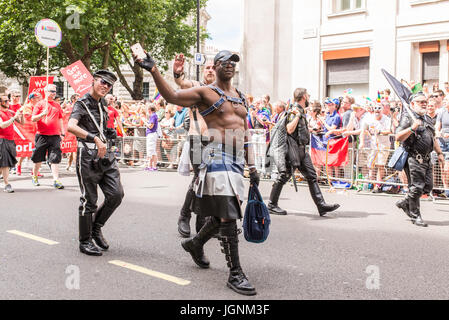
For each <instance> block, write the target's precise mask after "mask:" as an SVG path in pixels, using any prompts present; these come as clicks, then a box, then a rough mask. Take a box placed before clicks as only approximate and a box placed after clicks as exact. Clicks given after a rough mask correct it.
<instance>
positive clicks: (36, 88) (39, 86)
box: [27, 77, 54, 99]
mask: <svg viewBox="0 0 449 320" xmlns="http://www.w3.org/2000/svg"><path fill="white" fill-rule="evenodd" d="M53 79H54V77H48V84H53ZM46 85H47V77H31V78H30V85H29V87H28V96H27V98H28V97H29V96H30V94H31V93H33V92H39V93H40V94H41V95H42V99H45V93H44V88H45V86H46Z"/></svg>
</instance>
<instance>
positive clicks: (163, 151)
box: [116, 129, 449, 191]
mask: <svg viewBox="0 0 449 320" xmlns="http://www.w3.org/2000/svg"><path fill="white" fill-rule="evenodd" d="M186 137H187V136H186V135H176V136H175V137H174V138H169V139H164V138H158V140H157V144H156V153H157V161H158V163H159V164H160V165H163V166H170V165H171V166H172V167H176V166H177V164H178V162H179V158H180V155H181V152H182V148H183V147H184V143H185V141H186ZM251 140H252V144H253V150H254V158H255V162H256V167H257V169H258V171H259V172H260V173H262V174H263V175H264V176H265V177H266V178H270V179H272V180H274V179H276V177H277V169H276V167H275V166H274V164H273V166H272V167H271V168H270V169H268V170H267V169H266V168H265V154H266V150H267V145H268V143H267V137H266V132H265V130H263V129H261V130H260V129H258V130H251ZM116 147H117V152H116V156H117V158H118V159H120V160H122V161H123V162H125V163H126V164H128V165H143V164H145V163H146V161H147V150H146V137H135V136H128V137H119V138H118V139H117V142H116ZM376 153H377V154H380V153H382V157H383V158H382V159H381V161H377V160H375V161H371V162H370V161H369V160H370V155H371V160H372V158H373V155H374V158H378V157H379V155H376ZM393 153H394V150H393V149H385V150H380V149H376V148H363V149H356V148H352V147H351V148H349V150H348V161H347V164H346V165H345V166H342V167H330V166H327V165H324V166H319V167H318V166H316V170H317V175H318V177H319V179H320V180H321V182H323V183H325V184H328V185H330V186H332V187H334V186H335V183H337V188H338V187H341V188H357V189H358V190H368V189H372V187H374V186H375V185H380V186H385V185H388V186H400V187H401V188H406V187H407V178H406V175H405V173H404V172H397V171H396V170H394V169H391V168H389V167H388V165H387V164H388V162H389V160H390V158H391V156H392V155H393ZM447 155H449V153H447ZM448 159H449V157H448ZM376 163H378V164H376ZM432 163H433V165H434V167H433V169H434V190H441V191H449V160H448V161H447V164H448V166H447V167H448V169H447V170H444V169H443V168H441V166H440V165H439V163H438V161H437V157H436V155H433V156H432ZM296 179H297V180H298V181H299V182H301V180H303V177H302V176H301V174H300V173H299V172H297V174H296ZM445 183H446V185H445Z"/></svg>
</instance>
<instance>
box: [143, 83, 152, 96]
mask: <svg viewBox="0 0 449 320" xmlns="http://www.w3.org/2000/svg"><path fill="white" fill-rule="evenodd" d="M142 95H143V98H144V99H150V83H149V82H144V83H143V91H142Z"/></svg>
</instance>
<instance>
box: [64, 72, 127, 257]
mask: <svg viewBox="0 0 449 320" xmlns="http://www.w3.org/2000/svg"><path fill="white" fill-rule="evenodd" d="M93 78H94V80H93V83H92V88H91V89H90V91H89V92H88V93H86V94H85V95H84V96H83V97H82V98H81V99H79V100H78V101H77V102H76V103H75V105H74V107H73V111H72V114H71V115H70V119H69V124H68V131H69V132H70V133H72V134H74V135H75V136H76V137H77V140H78V151H77V160H76V175H77V176H78V182H79V185H80V189H81V198H80V200H81V203H80V206H79V210H78V212H79V242H80V244H79V249H80V251H81V252H82V253H84V254H87V255H92V256H101V255H102V252H101V250H100V249H99V248H98V247H100V248H101V249H102V250H108V249H109V244H108V243H107V242H106V240H105V238H104V237H103V233H102V231H101V228H102V227H103V226H104V225H105V223H106V222H107V221H108V219H109V218H110V217H111V215H112V214H113V213H114V211H115V210H116V209H117V208H118V206H119V205H120V204H121V202H122V199H123V196H124V191H123V186H122V183H121V181H120V171H119V169H118V165H117V161H116V159H115V156H114V152H112V151H111V142H112V140H114V139H115V138H116V137H117V136H116V133H115V130H113V129H109V128H107V126H106V124H107V122H108V109H107V104H106V102H105V100H104V99H103V97H104V96H105V95H106V94H107V93H108V92H109V91H110V90H111V88H112V86H113V85H114V82H115V81H117V77H116V76H115V75H114V74H113V73H112V72H110V71H108V70H99V71H97V72H95V73H94V74H93ZM98 187H100V189H101V190H102V191H103V194H104V202H103V204H102V205H101V206H100V207H99V208H98V209H97V200H98V193H97V189H98ZM92 240H93V241H95V243H94V242H93V241H92ZM97 246H98V247H97Z"/></svg>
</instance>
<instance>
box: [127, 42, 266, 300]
mask: <svg viewBox="0 0 449 320" xmlns="http://www.w3.org/2000/svg"><path fill="white" fill-rule="evenodd" d="M135 59H136V62H137V63H138V64H139V65H140V66H141V67H142V68H144V69H145V70H147V71H149V72H150V73H151V75H152V76H153V79H154V81H155V83H156V86H157V88H158V90H159V92H160V93H161V95H162V97H164V99H165V100H167V102H169V103H173V104H176V105H181V106H184V107H191V106H194V105H196V106H198V107H199V110H200V114H201V115H202V116H203V117H204V120H205V122H206V124H207V126H208V130H209V135H210V137H211V141H210V143H209V144H208V145H207V147H205V148H204V149H203V152H202V155H196V156H195V157H194V160H195V161H196V160H197V159H196V157H198V158H201V160H202V161H201V166H200V174H199V178H198V180H197V181H196V182H195V191H196V196H197V199H196V200H198V202H199V207H200V212H199V213H200V215H202V216H204V217H209V219H208V220H207V221H206V223H205V224H204V226H203V227H202V228H201V230H200V231H199V232H198V234H196V236H195V237H193V238H190V239H187V240H184V241H183V242H182V247H183V248H184V250H186V251H187V252H188V253H190V255H191V256H192V258H193V260H194V262H195V263H196V264H197V265H198V266H199V267H200V268H204V269H207V268H209V265H210V262H209V260H208V259H207V258H206V256H205V254H204V245H205V244H206V242H208V241H209V240H210V239H211V238H212V237H213V236H214V235H215V234H216V233H217V232H219V234H220V241H221V242H220V244H221V246H222V248H223V249H222V252H223V253H224V254H225V257H226V260H227V262H228V267H229V269H230V273H229V278H228V282H227V286H228V287H229V288H231V289H232V290H234V291H235V292H237V293H239V294H243V295H255V294H256V289H255V288H254V287H253V286H252V285H251V283H250V282H249V280H248V278H247V277H246V275H245V274H244V273H243V270H242V267H241V265H240V256H239V250H238V242H239V240H238V231H237V222H236V220H237V219H241V218H242V213H241V207H240V206H241V204H242V202H243V199H244V196H245V192H244V184H243V172H244V162H245V160H246V162H247V164H248V166H249V171H250V183H251V184H253V185H259V180H260V178H259V174H258V173H257V170H256V167H255V166H254V159H253V150H252V146H251V145H250V144H248V132H247V131H248V125H247V122H246V116H247V109H248V106H247V103H246V98H245V96H244V95H243V94H242V93H241V92H240V91H238V90H236V89H235V88H234V87H233V86H232V78H233V77H234V75H235V70H236V65H237V62H239V61H240V57H239V56H238V55H236V54H233V53H232V52H230V51H228V50H223V51H220V52H219V53H218V54H217V55H216V56H215V58H214V66H213V69H214V70H215V73H216V81H215V82H214V83H213V84H212V85H210V86H202V87H193V88H191V89H187V90H178V91H175V90H173V89H172V88H171V87H170V85H169V84H168V83H167V82H166V81H165V80H164V78H163V77H162V75H161V74H160V72H159V70H158V68H157V67H156V63H155V61H154V60H153V58H152V57H151V56H150V55H149V54H148V53H147V55H146V57H145V58H144V59H137V57H136V56H135ZM196 143H201V142H200V141H197V142H196ZM196 200H195V201H196Z"/></svg>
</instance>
